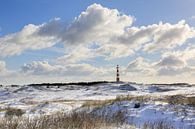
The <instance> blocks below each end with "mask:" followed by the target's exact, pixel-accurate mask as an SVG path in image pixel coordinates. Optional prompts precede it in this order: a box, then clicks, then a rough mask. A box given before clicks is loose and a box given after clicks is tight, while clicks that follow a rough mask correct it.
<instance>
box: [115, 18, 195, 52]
mask: <svg viewBox="0 0 195 129" xmlns="http://www.w3.org/2000/svg"><path fill="white" fill-rule="evenodd" d="M193 37H195V30H194V28H192V27H190V26H189V25H188V24H186V23H185V21H184V20H182V21H180V22H178V23H177V24H173V25H172V24H170V23H162V22H160V23H159V24H153V25H148V26H142V27H140V28H138V27H129V28H127V29H126V31H125V33H124V34H123V35H120V36H118V37H117V36H116V37H115V38H114V40H113V42H117V43H122V44H125V45H127V47H129V48H130V49H133V50H138V49H140V48H142V47H143V48H144V50H145V51H147V52H153V51H157V50H163V49H167V48H174V47H176V46H179V45H182V44H184V43H185V41H186V40H187V39H189V38H193Z"/></svg>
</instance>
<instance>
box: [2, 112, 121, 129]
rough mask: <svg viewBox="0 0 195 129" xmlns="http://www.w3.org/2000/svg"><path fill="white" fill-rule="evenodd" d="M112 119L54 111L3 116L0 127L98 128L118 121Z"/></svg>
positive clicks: (83, 113)
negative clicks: (33, 116)
mask: <svg viewBox="0 0 195 129" xmlns="http://www.w3.org/2000/svg"><path fill="white" fill-rule="evenodd" d="M120 115H121V114H117V116H116V118H117V119H120V118H121V116H120ZM114 119H115V118H113V119H106V117H104V116H102V115H96V114H92V113H87V112H85V111H81V112H72V113H69V114H64V113H56V114H53V115H44V116H40V117H37V118H25V117H23V118H13V119H8V118H3V119H1V120H0V129H100V128H102V127H110V126H116V125H117V124H118V123H120V122H116V121H117V119H115V120H114Z"/></svg>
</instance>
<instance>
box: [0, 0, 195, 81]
mask: <svg viewBox="0 0 195 129" xmlns="http://www.w3.org/2000/svg"><path fill="white" fill-rule="evenodd" d="M94 3H96V5H95V4H94ZM194 5H195V1H194V0H185V1H183V0H163V1H156V0H148V1H146V0H129V1H126V0H120V1H118V0H112V1H111V0H107V1H103V0H96V1H92V0H77V1H72V0H69V1H68V0H56V1H53V0H41V1H40V0H15V1H13V0H1V1H0V50H1V51H2V52H1V54H0V61H1V63H0V64H1V65H2V66H1V67H2V68H1V69H2V70H1V69H0V70H1V71H3V72H2V73H3V74H2V75H0V76H1V79H0V81H2V83H7V81H8V80H9V81H10V82H12V83H31V82H41V81H42V80H44V79H40V78H45V80H44V81H47V78H48V79H50V80H52V81H58V80H59V78H62V80H60V81H74V79H76V80H79V79H80V80H96V79H99V80H103V79H105V78H106V79H108V80H113V79H114V78H115V75H110V74H114V72H115V71H114V69H113V68H114V67H115V65H116V64H120V66H121V75H122V76H123V78H124V80H125V81H138V82H146V83H153V82H165V83H166V82H167V83H169V82H176V81H186V80H185V79H184V80H180V78H183V77H184V76H185V77H188V78H189V79H188V80H187V81H186V82H189V83H194V82H193V79H192V78H193V77H194V75H195V72H193V71H194V66H193V65H194V63H193V62H194V60H193V59H194V57H193V56H192V57H191V56H189V55H193V52H194V27H195V13H194V12H195V8H194ZM88 7H89V8H91V10H92V11H91V10H87V8H88ZM107 9H108V10H107ZM113 9H116V10H117V12H115V11H113ZM99 10H104V11H105V10H107V11H105V12H103V13H105V16H107V17H104V19H103V20H105V22H110V20H109V19H111V23H110V24H113V25H112V27H113V30H116V32H114V35H112V36H111V35H109V33H112V31H111V30H108V29H105V28H106V27H110V26H105V27H104V28H98V30H94V29H93V28H92V27H91V26H87V25H89V24H90V25H91V24H92V26H93V27H94V26H98V25H97V24H94V25H93V23H87V22H88V20H90V19H87V18H90V17H92V16H93V15H96V13H94V12H95V11H97V12H98V11H99ZM93 11H94V12H93ZM82 12H87V13H89V14H90V13H91V15H90V17H87V16H86V17H85V16H83V18H81V19H79V18H78V17H79V15H81V13H82ZM93 13H94V14H93ZM98 13H99V14H98V16H99V15H102V16H104V14H103V13H102V12H98ZM106 13H108V14H109V13H111V14H109V15H107V14H106ZM112 13H116V14H117V13H118V14H117V15H118V16H117V17H116V18H115V16H116V15H115V14H114V15H112ZM123 15H125V17H126V19H125V20H124V19H122V20H123V21H121V20H120V18H122V17H123ZM127 17H128V18H127ZM59 18H60V20H59ZM75 18H76V19H77V21H75V20H74V19H75ZM85 19H86V20H85ZM94 19H96V17H95V16H94ZM79 20H80V21H79ZM98 20H102V19H97V20H96V21H97V23H98V22H101V21H98ZM115 20H118V21H116V22H112V21H115ZM182 20H183V21H185V22H181V21H182ZM94 21H95V20H94ZM94 21H93V22H94ZM53 22H54V23H56V24H57V27H59V28H57V29H60V30H57V32H54V31H53V30H52V29H56V28H52V29H51V28H49V29H48V28H46V27H47V25H48V26H49V25H53V24H51V23H53ZM83 22H86V23H83ZM160 22H162V25H160ZM29 24H32V25H33V26H28V25H29ZM58 24H60V25H58ZM155 24H156V25H158V27H155ZM167 24H170V25H167ZM81 25H86V27H85V28H84V27H82V28H81V27H80V26H81ZM118 25H120V26H118ZM163 25H164V26H163ZM25 26H27V27H26V28H27V29H26V30H24V27H25ZM42 26H46V27H45V28H46V31H48V32H47V34H46V35H44V36H45V37H32V36H34V34H32V35H30V36H29V35H25V34H23V33H21V34H20V32H22V30H24V33H27V32H28V31H35V32H33V33H36V34H37V32H38V31H39V29H40V30H41V29H42V28H44V27H42ZM115 26H118V28H114V27H115ZM141 26H145V29H143V28H141ZM150 26H153V27H151V28H150ZM54 27H56V26H54ZM68 27H69V29H67V28H68ZM98 27H99V26H98ZM63 28H64V29H63ZM75 28H76V29H77V30H78V32H75V33H72V31H73V29H75ZM135 28H136V29H135ZM177 28H179V29H181V30H177ZM50 29H51V30H50ZM61 29H62V31H61ZM79 29H80V30H81V32H79ZM117 29H118V31H117ZM150 29H151V30H152V32H151V31H150V32H151V34H150V33H149V32H148V34H146V35H141V37H135V35H134V34H136V33H138V34H139V35H140V34H142V33H144V32H145V31H149V30H150ZM126 30H128V31H127V32H126ZM44 31H45V30H44ZM58 31H59V32H58ZM105 31H108V32H107V33H105V35H103V36H100V37H98V36H97V37H95V36H93V35H90V33H94V34H96V35H100V34H101V33H104V32H105ZM123 31H124V32H123ZM134 31H135V32H134ZM142 31H143V32H142ZM177 31H180V33H179V32H177ZM50 32H51V34H50ZM118 32H120V33H118ZM81 33H84V34H85V35H80V34H81ZM159 33H162V34H161V35H160V34H159ZM38 34H39V33H38ZM44 34H45V33H44ZM88 34H89V36H87V35H88ZM123 34H124V35H123ZM126 34H127V35H128V36H129V37H124V36H125V35H126ZM15 35H16V36H15ZM17 35H19V36H17ZM64 35H65V36H64ZM67 35H69V37H70V38H71V39H69V37H67ZM139 35H138V36H139ZM25 36H26V37H25ZM38 36H42V35H38ZM60 36H61V37H60ZM79 36H82V37H81V38H83V37H84V38H83V39H82V41H83V42H81V41H80V40H78V39H77V38H80V37H79ZM90 36H91V37H90ZM109 36H110V37H109ZM174 36H175V37H174ZM178 36H182V37H181V38H178ZM31 37H32V40H31V39H30V38H31ZM59 37H60V38H59ZM105 37H107V38H105ZM108 37H109V38H108ZM143 37H144V38H143ZM159 37H160V38H159ZM7 38H10V39H11V40H7ZM18 38H19V40H18ZM20 38H21V39H20ZM23 38H27V39H28V40H27V39H25V40H23ZM64 38H65V39H64ZM156 38H157V39H156ZM158 38H159V39H158ZM37 39H39V40H43V41H42V43H40V44H41V46H39V43H38V42H39V40H37ZM99 39H100V40H99ZM113 39H114V40H113ZM132 39H133V40H132ZM162 39H163V40H162ZM107 40H109V41H107ZM134 40H135V41H137V42H135V43H134V44H131V43H129V42H133V41H134ZM155 40H157V41H158V42H159V43H156V42H157V41H156V42H155ZM161 40H162V43H161ZM73 41H74V42H73ZM124 41H126V43H124ZM94 42H97V44H98V45H97V46H98V47H99V48H98V47H97V48H95V49H94V50H93V49H91V48H90V46H91V45H94V44H93V43H94ZM112 42H113V46H112V45H110V44H111V43H112ZM138 42H139V43H138ZM168 42H170V43H168ZM152 43H153V44H159V46H154V45H153V44H152ZM163 43H164V44H165V45H163ZM22 44H24V45H23V46H22ZM34 44H38V45H37V46H36V45H35V46H34ZM70 44H76V45H70ZM147 44H149V45H147ZM147 46H152V47H155V50H154V51H153V50H152V51H149V50H148V49H149V47H148V48H147ZM14 47H15V48H14ZM161 47H162V49H161ZM159 48H160V49H159ZM167 48H169V49H167ZM17 49H18V51H17ZM146 49H147V50H146ZM81 50H82V51H81ZM100 51H101V52H100ZM123 51H124V52H123ZM187 51H189V52H188V53H187ZM79 52H80V54H78V53H79ZM181 55H182V56H184V57H182V58H181ZM187 55H188V57H191V58H187ZM79 56H81V57H79ZM62 57H63V58H62ZM78 58H80V59H78ZM67 60H68V61H67ZM163 61H165V62H163ZM170 63H172V64H170ZM159 65H160V66H159ZM132 67H134V68H135V71H136V75H137V77H136V78H133V79H129V78H132V77H134V75H135V73H134V72H135V71H134V70H132ZM58 68H60V69H62V71H63V72H62V73H60V74H58V73H59V71H55V70H56V69H58ZM68 68H73V69H78V71H73V70H71V69H68ZM128 68H131V70H128ZM144 68H145V69H144ZM24 69H25V70H24ZM79 69H81V70H79ZM87 69H90V70H91V71H90V70H89V71H87ZM163 69H164V71H163ZM82 70H83V71H82ZM155 70H157V71H155ZM37 71H39V72H37ZM94 71H95V73H94V74H93V78H89V77H88V76H86V75H87V74H88V73H89V72H94ZM102 71H103V72H102ZM161 71H163V72H161ZM165 71H172V73H171V74H169V73H168V72H165ZM189 71H192V72H189ZM71 72H74V73H75V75H74V76H73V75H72V76H71V78H70V79H65V80H63V77H64V76H67V75H68V74H70V73H71ZM77 72H78V74H76V73H77ZM82 72H83V76H82V74H80V73H82ZM138 73H139V74H140V75H143V77H142V76H140V75H139V74H138ZM85 74H86V75H85ZM178 74H182V75H181V76H178ZM24 76H25V77H26V76H28V80H29V81H26V80H25V79H21V78H24ZM89 76H90V75H89ZM101 76H102V78H101ZM170 76H171V79H170ZM84 77H85V78H84ZM91 77H92V76H91ZM13 78H18V81H15V80H14V79H13ZM37 78H38V79H37ZM51 78H52V79H51ZM67 78H69V77H67ZM31 80H33V81H31ZM40 80H41V81H40ZM159 80H160V81H159Z"/></svg>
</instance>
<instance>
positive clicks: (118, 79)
mask: <svg viewBox="0 0 195 129" xmlns="http://www.w3.org/2000/svg"><path fill="white" fill-rule="evenodd" d="M119 81H120V78H119V65H117V66H116V82H119Z"/></svg>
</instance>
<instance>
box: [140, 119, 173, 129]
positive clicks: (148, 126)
mask: <svg viewBox="0 0 195 129" xmlns="http://www.w3.org/2000/svg"><path fill="white" fill-rule="evenodd" d="M143 129H174V128H173V127H172V126H171V124H170V123H168V122H166V121H163V120H160V121H158V122H146V123H144V125H143Z"/></svg>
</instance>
